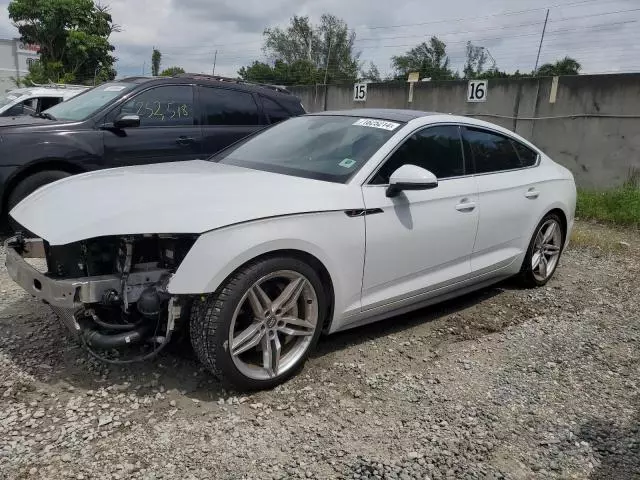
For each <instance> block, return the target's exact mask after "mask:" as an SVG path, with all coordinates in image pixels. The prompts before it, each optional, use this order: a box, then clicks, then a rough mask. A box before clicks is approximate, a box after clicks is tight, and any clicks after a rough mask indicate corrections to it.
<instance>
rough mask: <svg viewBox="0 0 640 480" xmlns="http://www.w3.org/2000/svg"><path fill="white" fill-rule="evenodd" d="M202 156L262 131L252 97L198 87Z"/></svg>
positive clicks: (236, 92) (230, 90)
mask: <svg viewBox="0 0 640 480" xmlns="http://www.w3.org/2000/svg"><path fill="white" fill-rule="evenodd" d="M198 105H199V107H200V112H201V114H200V118H201V123H202V145H203V153H204V154H205V155H207V156H208V155H213V154H214V153H216V152H219V151H220V150H222V149H223V148H226V147H228V146H229V145H231V144H232V143H235V142H237V141H238V140H240V139H242V138H244V137H246V136H248V135H251V134H252V133H254V132H256V131H258V130H260V129H261V128H263V127H264V123H265V122H264V121H263V120H264V117H263V115H262V114H261V113H260V111H259V110H258V105H257V104H256V101H255V99H254V96H253V95H252V94H251V93H249V92H243V91H240V90H233V89H231V88H219V87H206V86H199V87H198Z"/></svg>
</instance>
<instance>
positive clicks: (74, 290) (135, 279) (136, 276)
mask: <svg viewBox="0 0 640 480" xmlns="http://www.w3.org/2000/svg"><path fill="white" fill-rule="evenodd" d="M5 249H6V260H5V264H6V266H7V270H8V272H9V276H10V277H11V278H12V279H13V281H14V282H16V283H17V284H18V285H20V286H21V287H22V288H23V289H24V290H26V291H27V292H28V293H30V294H31V295H33V296H34V297H36V298H38V299H40V300H42V301H44V302H46V303H48V304H50V305H52V306H53V307H57V308H63V309H70V310H76V309H78V308H80V307H82V306H83V305H87V304H94V303H99V302H100V301H101V300H102V298H103V296H104V294H105V292H107V291H109V290H116V291H119V290H120V288H121V278H120V276H118V275H104V276H97V277H87V278H76V279H65V280H56V279H53V278H51V277H49V276H47V274H45V273H42V272H39V271H38V270H36V269H35V268H34V267H33V266H31V265H30V264H29V263H27V262H26V261H25V258H43V257H44V242H43V241H42V240H40V239H30V240H20V239H17V238H15V237H14V238H10V239H9V240H7V241H6V242H5ZM166 274H167V270H161V269H157V270H148V271H141V272H132V273H130V274H129V277H128V279H127V284H126V288H127V298H128V300H129V302H135V301H136V300H137V299H138V298H139V296H140V294H141V293H142V291H143V290H144V289H145V288H146V287H147V286H149V285H152V284H155V283H156V282H158V281H159V280H160V278H161V277H162V276H163V275H166Z"/></svg>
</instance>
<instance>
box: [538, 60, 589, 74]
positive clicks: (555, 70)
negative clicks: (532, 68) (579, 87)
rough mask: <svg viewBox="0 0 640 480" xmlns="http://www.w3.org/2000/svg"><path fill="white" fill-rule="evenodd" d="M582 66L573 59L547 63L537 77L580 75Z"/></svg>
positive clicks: (540, 69)
mask: <svg viewBox="0 0 640 480" xmlns="http://www.w3.org/2000/svg"><path fill="white" fill-rule="evenodd" d="M581 69H582V65H580V63H579V62H578V61H577V60H575V59H573V58H571V57H564V58H563V59H562V60H558V61H556V63H545V64H544V65H541V66H540V68H538V71H537V72H536V75H537V76H539V77H555V76H560V75H578V73H580V70H581Z"/></svg>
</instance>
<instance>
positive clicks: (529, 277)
mask: <svg viewBox="0 0 640 480" xmlns="http://www.w3.org/2000/svg"><path fill="white" fill-rule="evenodd" d="M549 220H555V221H556V222H558V225H559V226H560V231H561V234H562V243H561V247H560V255H559V257H558V262H557V263H556V266H555V268H554V270H553V272H552V273H551V275H549V276H548V277H547V278H546V279H545V280H538V279H537V278H536V277H535V275H534V274H533V268H532V267H531V258H532V257H533V250H534V248H535V243H536V236H537V235H538V232H539V231H540V228H541V227H542V225H544V224H545V223H546V222H548V221H549ZM562 225H563V222H562V219H561V218H560V216H559V215H558V214H556V213H548V214H547V215H545V216H544V217H543V218H542V220H540V222H539V223H538V225H536V228H535V230H534V231H533V236H532V237H531V241H530V242H529V248H528V249H527V254H526V255H525V257H524V262H523V263H522V269H521V276H522V280H523V281H524V283H525V285H526V286H530V287H542V286H544V285H546V284H547V283H548V282H549V280H551V279H552V278H553V276H554V275H555V273H556V270H558V266H559V265H560V258H561V257H562V251H563V249H564V244H565V237H566V232H565V230H564V228H563V227H562Z"/></svg>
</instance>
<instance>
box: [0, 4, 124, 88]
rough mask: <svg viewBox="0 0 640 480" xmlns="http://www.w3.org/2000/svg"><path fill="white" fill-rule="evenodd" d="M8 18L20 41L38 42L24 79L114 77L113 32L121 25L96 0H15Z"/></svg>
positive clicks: (74, 80) (66, 79) (102, 78)
mask: <svg viewBox="0 0 640 480" xmlns="http://www.w3.org/2000/svg"><path fill="white" fill-rule="evenodd" d="M8 11H9V18H10V19H11V20H12V21H13V23H14V25H15V26H16V27H17V28H18V32H19V33H20V37H21V39H22V41H24V42H26V43H32V44H38V45H40V62H38V63H39V65H38V64H36V65H34V66H33V67H32V68H31V69H30V71H29V74H28V75H27V77H26V78H25V81H26V82H33V83H46V82H50V81H53V82H84V83H92V82H94V81H104V80H109V79H113V78H114V77H115V74H116V72H115V70H114V68H113V65H114V63H115V61H116V59H115V57H114V56H113V55H112V52H113V51H114V47H113V45H111V44H110V43H109V36H110V35H111V34H112V33H113V32H114V31H117V30H118V26H117V25H115V24H114V23H113V19H112V17H111V14H110V13H109V9H108V8H107V7H103V6H100V5H96V4H95V3H94V2H93V0H11V2H10V3H9V6H8Z"/></svg>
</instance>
